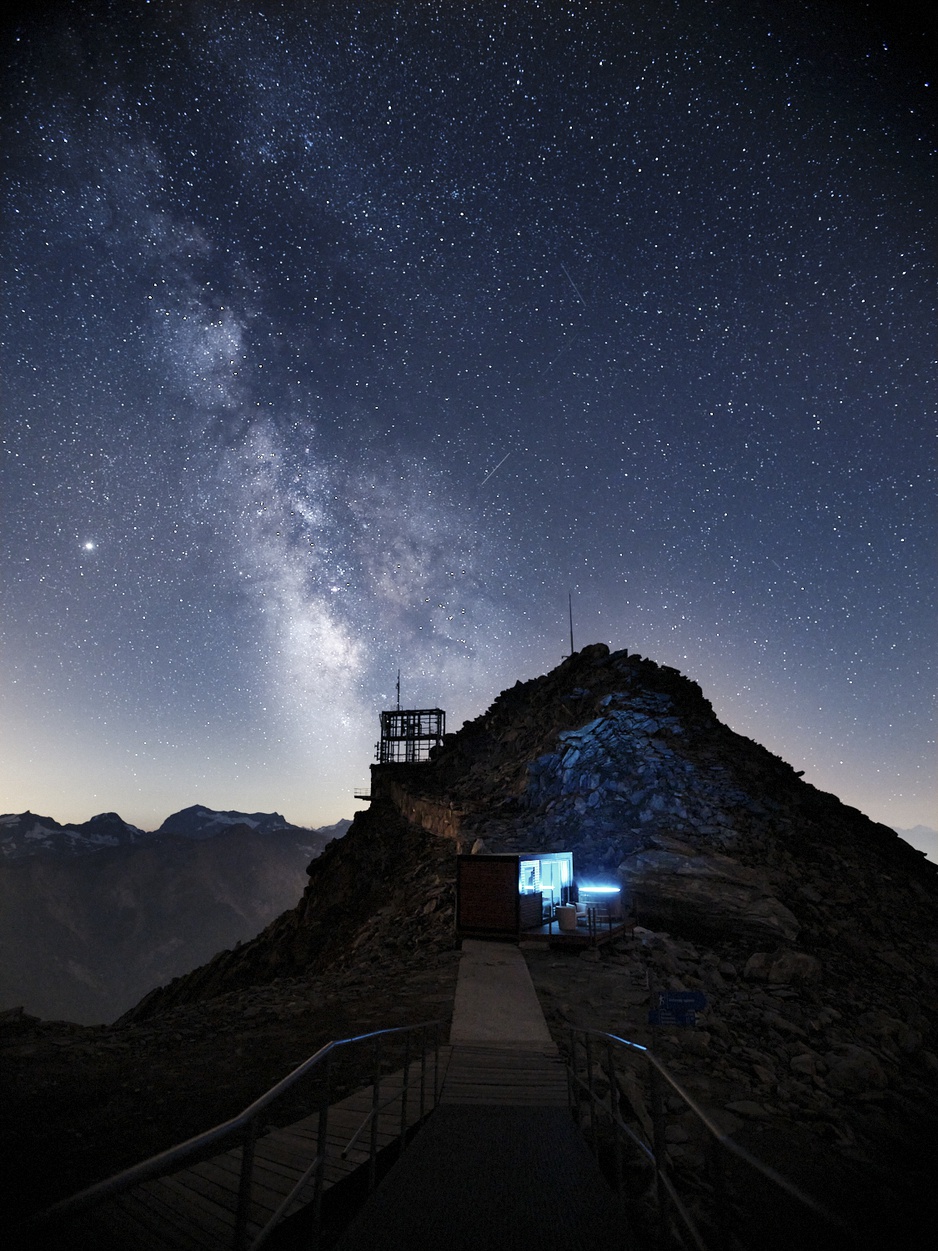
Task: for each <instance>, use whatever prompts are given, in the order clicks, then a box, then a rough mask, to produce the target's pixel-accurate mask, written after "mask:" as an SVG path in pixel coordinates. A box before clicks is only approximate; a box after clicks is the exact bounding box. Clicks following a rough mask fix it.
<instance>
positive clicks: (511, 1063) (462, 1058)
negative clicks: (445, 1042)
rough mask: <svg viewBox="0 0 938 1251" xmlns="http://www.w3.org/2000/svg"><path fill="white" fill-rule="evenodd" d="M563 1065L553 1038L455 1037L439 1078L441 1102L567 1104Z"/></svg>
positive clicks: (512, 1105)
mask: <svg viewBox="0 0 938 1251" xmlns="http://www.w3.org/2000/svg"><path fill="white" fill-rule="evenodd" d="M567 1102H568V1097H567V1070H566V1068H565V1067H564V1064H563V1061H562V1060H561V1059H560V1056H559V1055H558V1053H557V1048H556V1046H555V1045H554V1044H553V1043H547V1044H545V1045H544V1046H542V1047H537V1048H534V1047H532V1046H531V1044H530V1043H517V1044H511V1043H496V1044H487V1043H476V1044H473V1043H460V1044H457V1045H456V1046H454V1047H453V1048H452V1054H451V1056H450V1058H449V1063H448V1065H447V1069H446V1077H445V1078H444V1081H443V1093H442V1095H441V1097H440V1103H441V1104H475V1105H476V1106H489V1107H493V1106H498V1107H514V1108H525V1107H527V1108H531V1107H539V1108H560V1107H564V1108H565V1107H566V1106H567Z"/></svg>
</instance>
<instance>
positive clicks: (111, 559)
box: [0, 0, 938, 828]
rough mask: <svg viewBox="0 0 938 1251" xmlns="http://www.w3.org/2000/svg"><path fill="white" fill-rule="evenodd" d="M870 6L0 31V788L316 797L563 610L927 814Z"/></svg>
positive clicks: (907, 269) (920, 368)
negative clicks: (415, 714) (382, 736)
mask: <svg viewBox="0 0 938 1251" xmlns="http://www.w3.org/2000/svg"><path fill="white" fill-rule="evenodd" d="M895 35H896V31H895V30H894V29H892V27H891V26H890V24H889V22H888V20H887V18H886V17H884V16H881V15H878V14H877V12H876V11H873V13H872V14H871V15H870V14H868V15H867V17H866V18H864V19H863V20H862V21H861V20H860V19H859V18H858V19H853V18H849V19H848V18H847V17H845V13H844V10H842V9H841V8H839V7H837V6H825V5H807V6H799V5H797V4H794V3H791V4H779V5H770V6H758V5H756V6H753V5H752V4H751V3H738V4H737V3H735V2H731V0H727V3H723V4H710V3H703V2H702V0H690V2H688V3H674V4H667V5H665V4H655V3H648V4H644V5H643V4H602V3H598V2H596V0H588V2H587V0H584V2H583V3H567V4H533V3H524V2H523V0H512V3H511V4H509V5H495V4H490V3H478V4H472V5H466V6H460V5H457V4H449V3H440V4H434V3H401V4H397V5H391V4H363V5H354V6H353V5H347V4H337V3H333V4H328V3H327V4H316V5H313V4H309V5H305V6H304V5H299V4H278V3H271V4H265V5H259V4H251V3H237V4H235V3H211V2H209V3H205V4H201V5H193V6H189V5H178V4H170V3H166V4H160V3H154V4H144V3H140V4H136V3H133V2H128V3H126V4H122V5H117V6H114V5H105V4H100V5H94V4H90V5H83V6H70V5H62V6H59V7H55V6H50V7H48V8H46V9H42V8H40V9H38V10H36V11H35V13H34V14H33V15H30V13H29V12H27V15H26V16H25V17H24V18H23V19H22V20H21V21H20V22H19V24H18V25H17V26H16V27H15V29H14V30H13V31H12V34H11V35H10V36H9V37H8V39H7V42H6V44H5V53H4V64H5V71H4V79H3V106H4V107H3V113H4V116H5V119H6V121H5V131H4V151H5V153H6V158H5V162H4V169H3V184H2V195H3V210H4V221H5V225H4V236H3V252H4V258H5V263H4V272H3V280H4V285H5V289H4V300H3V310H2V315H3V357H2V368H3V376H4V379H5V398H4V407H5V412H6V420H5V427H4V445H3V463H2V470H0V472H2V475H3V478H2V503H0V507H2V510H3V523H4V525H3V543H2V578H3V597H4V609H3V616H2V622H0V629H2V637H3V657H2V681H3V692H4V696H3V698H4V707H5V711H4V714H3V731H2V754H3V770H2V786H0V809H2V810H3V811H8V812H9V811H21V810H23V809H25V808H27V807H28V808H31V809H32V810H33V811H39V812H42V813H46V814H49V815H53V816H57V817H59V819H62V820H65V819H73V820H77V819H82V818H84V817H87V816H89V815H91V814H92V813H94V812H98V811H101V810H104V809H115V810H117V811H119V812H120V813H121V814H122V815H123V816H124V817H125V818H126V819H128V820H133V821H135V822H136V823H137V824H140V825H143V826H146V827H148V828H151V827H152V826H153V825H155V824H157V823H158V822H159V821H161V820H162V818H163V817H164V816H165V815H166V814H167V813H168V812H170V811H172V810H174V809H176V808H179V807H182V806H184V805H187V804H190V803H195V802H199V803H205V804H208V805H210V806H215V807H218V808H240V809H242V810H249V811H252V810H258V809H264V810H269V809H273V808H276V809H278V810H280V811H283V812H285V813H286V815H287V816H288V817H289V818H290V819H291V820H294V821H297V822H302V823H313V824H321V823H324V822H326V821H332V820H335V819H336V818H338V817H339V816H342V815H347V814H349V813H350V812H351V811H352V810H353V807H354V801H353V799H352V794H351V793H352V790H353V788H355V787H357V786H361V785H363V784H365V783H366V782H367V776H368V774H367V766H368V763H369V761H370V759H371V756H372V751H373V745H374V739H375V737H376V730H377V713H378V711H379V710H380V709H381V708H382V707H388V706H393V700H394V697H395V696H394V690H395V681H396V677H397V672H398V669H400V670H401V673H402V679H401V681H402V701H403V702H404V704H405V705H409V706H435V705H440V706H442V707H444V708H446V709H447V711H448V714H449V724H450V727H451V728H458V726H459V724H460V722H461V721H462V720H463V719H464V718H466V717H470V716H474V715H476V714H477V713H479V712H480V711H481V710H482V709H483V708H485V707H486V706H487V704H488V703H489V702H490V701H491V699H492V698H493V697H494V696H495V695H496V694H497V693H498V691H499V690H501V689H502V688H503V687H504V686H506V685H510V684H512V683H513V682H514V681H515V680H516V679H518V678H527V677H532V676H535V675H537V674H538V673H541V672H544V671H545V670H546V669H548V668H551V667H553V665H555V664H556V663H557V662H559V660H560V659H561V657H562V655H563V654H564V653H565V652H566V651H568V650H569V637H568V626H567V603H568V599H567V597H568V594H570V595H572V600H573V611H574V628H575V645H576V646H580V645H582V644H585V643H589V642H595V641H606V642H609V643H610V644H611V645H612V646H613V647H628V648H629V649H630V650H633V651H639V652H641V653H642V654H644V655H648V656H650V657H651V658H652V659H654V660H657V661H659V662H661V663H666V664H671V665H675V666H677V667H678V668H679V669H681V670H682V672H684V673H686V674H688V675H689V676H691V677H693V678H694V679H696V680H697V681H699V682H700V683H701V685H702V687H703V689H704V692H705V693H706V694H707V695H708V697H710V698H711V699H712V701H713V703H714V706H715V708H716V711H717V713H718V714H719V715H720V716H721V717H722V718H723V719H724V720H726V721H727V722H728V723H729V724H730V725H732V726H733V727H734V728H735V729H737V730H739V731H741V732H743V733H745V734H748V735H750V736H752V737H754V738H756V739H758V740H759V741H760V742H763V743H765V744H766V746H768V747H770V748H771V749H772V750H773V751H776V752H777V753H778V754H780V755H782V756H783V757H784V758H785V759H787V760H789V761H790V762H791V763H792V764H793V765H794V766H795V767H796V768H799V769H804V770H805V776H806V778H807V779H808V780H809V781H813V782H814V783H816V784H817V785H819V786H821V787H823V788H824V789H826V790H832V791H834V792H835V793H836V794H838V795H839V796H840V797H841V798H842V799H844V800H845V801H846V802H848V803H852V804H855V805H856V806H858V807H860V808H862V809H863V810H864V811H866V812H868V813H869V814H870V815H871V816H874V817H876V818H877V819H880V820H884V821H887V822H889V823H890V824H896V825H905V826H911V825H913V824H915V823H916V822H923V823H926V824H936V823H938V822H936V811H935V806H934V788H933V778H934V763H933V754H932V746H931V744H930V742H929V739H930V735H931V721H930V698H931V695H932V693H933V689H934V678H933V672H932V669H931V665H932V659H933V651H934V630H933V622H934V619H935V604H934V599H935V596H934V582H935V578H934V573H935V560H934V557H935V551H934V541H933V527H932V519H931V516H930V512H931V508H930V505H931V501H932V499H933V492H934V481H933V477H932V474H931V466H932V464H933V462H932V459H931V448H930V443H931V439H932V436H933V433H934V412H933V404H934V394H935V390H934V387H935V380H936V379H935V370H934V363H933V346H932V342H931V337H932V326H933V318H934V263H933V256H932V253H931V250H930V248H931V240H932V238H933V235H934V229H935V224H936V223H935V212H934V207H933V202H934V154H935V132H936V127H935V120H936V118H935V109H934V105H933V104H932V98H933V95H934V90H935V89H934V86H933V85H932V86H930V85H929V79H928V75H927V73H925V72H924V68H923V66H924V63H925V58H924V57H922V56H920V55H918V54H917V52H916V39H917V32H916V31H915V30H911V31H910V32H909V37H908V39H907V40H906V41H905V42H898V43H897V42H895V38H894V37H895Z"/></svg>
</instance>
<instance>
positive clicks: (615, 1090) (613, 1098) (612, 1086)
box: [606, 1040, 622, 1195]
mask: <svg viewBox="0 0 938 1251" xmlns="http://www.w3.org/2000/svg"><path fill="white" fill-rule="evenodd" d="M606 1077H607V1079H608V1081H609V1117H610V1121H611V1129H612V1134H613V1140H614V1142H615V1152H616V1194H617V1195H621V1194H622V1135H621V1133H620V1131H619V1117H618V1115H617V1112H618V1098H619V1087H618V1086H617V1085H616V1064H615V1060H613V1058H612V1042H611V1040H610V1041H609V1042H607V1043H606Z"/></svg>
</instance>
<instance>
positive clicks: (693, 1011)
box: [648, 990, 707, 1026]
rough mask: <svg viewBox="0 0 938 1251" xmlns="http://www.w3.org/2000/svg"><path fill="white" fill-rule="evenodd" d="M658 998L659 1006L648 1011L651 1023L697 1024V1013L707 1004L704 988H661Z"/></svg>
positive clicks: (649, 1022) (672, 1024) (671, 1024)
mask: <svg viewBox="0 0 938 1251" xmlns="http://www.w3.org/2000/svg"><path fill="white" fill-rule="evenodd" d="M657 999H658V1006H657V1008H652V1009H651V1011H650V1012H649V1013H648V1024H649V1025H670V1026H688V1025H696V1024H697V1013H698V1012H702V1011H703V1010H704V1008H706V1006H707V996H706V995H705V994H704V993H703V991H702V990H659V991H658V992H657Z"/></svg>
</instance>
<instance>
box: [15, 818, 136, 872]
mask: <svg viewBox="0 0 938 1251" xmlns="http://www.w3.org/2000/svg"><path fill="white" fill-rule="evenodd" d="M150 837H151V835H149V834H147V833H146V832H145V831H144V830H139V829H138V828H137V827H136V826H135V825H128V824H127V822H126V821H124V820H122V819H121V818H120V817H119V816H118V815H117V813H116V812H102V813H99V815H98V816H96V817H92V818H91V820H90V821H82V822H81V823H79V824H77V825H60V824H59V822H58V821H56V820H55V819H54V818H53V817H40V816H37V815H36V813H34V812H28V811H27V812H21V813H9V814H7V815H5V816H0V860H21V859H22V858H23V857H24V856H35V855H39V854H41V853H44V852H45V853H51V854H53V855H60V856H84V855H87V854H88V853H89V852H92V851H100V850H101V848H102V847H129V846H133V844H135V843H139V842H142V841H143V839H145V838H150Z"/></svg>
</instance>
